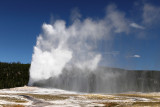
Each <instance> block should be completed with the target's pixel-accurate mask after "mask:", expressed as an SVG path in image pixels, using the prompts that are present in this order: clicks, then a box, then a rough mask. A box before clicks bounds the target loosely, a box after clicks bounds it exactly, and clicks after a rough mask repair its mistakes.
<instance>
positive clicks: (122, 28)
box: [106, 4, 129, 33]
mask: <svg viewBox="0 0 160 107" xmlns="http://www.w3.org/2000/svg"><path fill="white" fill-rule="evenodd" d="M106 17H107V20H110V23H111V24H112V26H113V28H114V31H115V32H116V33H121V32H125V33H129V27H128V25H129V24H128V22H129V21H128V19H127V18H126V17H125V13H123V12H121V11H119V10H117V7H116V5H114V4H112V5H109V6H108V7H107V16H106Z"/></svg>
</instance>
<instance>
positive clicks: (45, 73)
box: [29, 6, 121, 84]
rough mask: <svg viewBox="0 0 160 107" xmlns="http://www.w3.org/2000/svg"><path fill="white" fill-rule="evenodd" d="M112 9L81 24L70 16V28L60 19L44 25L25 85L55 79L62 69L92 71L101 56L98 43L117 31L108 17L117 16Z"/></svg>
mask: <svg viewBox="0 0 160 107" xmlns="http://www.w3.org/2000/svg"><path fill="white" fill-rule="evenodd" d="M114 8H115V7H114V6H112V8H111V7H109V8H108V11H113V12H112V13H110V12H109V13H108V16H105V17H104V18H103V19H100V20H93V19H91V18H87V19H84V20H83V21H81V20H79V19H78V18H75V17H74V21H73V23H72V24H71V25H70V26H66V22H65V21H64V20H56V21H55V22H54V23H53V24H52V25H51V24H46V23H44V24H43V26H42V29H43V33H42V34H40V35H39V37H38V38H37V43H36V46H35V47H34V54H33V56H32V62H31V68H30V82H29V84H33V83H34V82H37V81H39V80H43V79H49V78H50V77H58V76H59V75H60V74H61V73H62V70H63V69H64V67H66V66H74V67H77V68H80V69H89V70H91V71H93V70H94V69H96V67H97V65H98V63H99V62H100V60H101V57H102V55H101V53H100V52H98V51H96V50H97V48H98V41H100V40H102V39H105V40H107V39H108V38H109V36H110V33H111V29H113V30H115V31H119V30H120V29H119V27H115V26H113V25H114V24H112V23H114V22H113V21H112V20H111V19H112V18H111V17H109V16H110V15H111V14H113V13H114V14H117V13H116V10H115V9H114ZM114 11H115V12H114ZM107 20H108V21H107ZM120 23H121V22H120Z"/></svg>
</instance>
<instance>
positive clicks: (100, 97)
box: [83, 94, 115, 100]
mask: <svg viewBox="0 0 160 107" xmlns="http://www.w3.org/2000/svg"><path fill="white" fill-rule="evenodd" d="M83 96H85V97H86V98H87V99H93V100H108V99H114V98H115V97H114V96H106V95H99V94H87V95H83Z"/></svg>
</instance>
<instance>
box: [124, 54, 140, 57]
mask: <svg viewBox="0 0 160 107" xmlns="http://www.w3.org/2000/svg"><path fill="white" fill-rule="evenodd" d="M127 57H128V58H140V57H141V56H140V55H137V54H135V55H131V56H127Z"/></svg>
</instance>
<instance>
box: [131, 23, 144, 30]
mask: <svg viewBox="0 0 160 107" xmlns="http://www.w3.org/2000/svg"><path fill="white" fill-rule="evenodd" d="M130 26H131V27H133V28H136V29H145V28H144V27H143V26H140V25H138V24H136V23H131V24H130Z"/></svg>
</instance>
